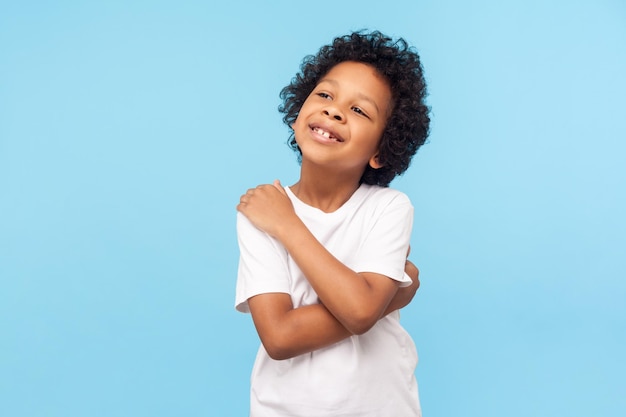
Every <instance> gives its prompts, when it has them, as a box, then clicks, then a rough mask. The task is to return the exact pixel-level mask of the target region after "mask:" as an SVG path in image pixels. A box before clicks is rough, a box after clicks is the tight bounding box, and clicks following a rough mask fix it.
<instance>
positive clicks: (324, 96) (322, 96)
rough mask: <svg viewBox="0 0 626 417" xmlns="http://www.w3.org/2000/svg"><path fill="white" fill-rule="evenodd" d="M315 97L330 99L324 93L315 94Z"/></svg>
mask: <svg viewBox="0 0 626 417" xmlns="http://www.w3.org/2000/svg"><path fill="white" fill-rule="evenodd" d="M317 95H318V96H320V97H321V98H330V95H329V94H326V93H321V92H320V93H317Z"/></svg>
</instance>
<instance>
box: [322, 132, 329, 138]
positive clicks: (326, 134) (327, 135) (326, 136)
mask: <svg viewBox="0 0 626 417" xmlns="http://www.w3.org/2000/svg"><path fill="white" fill-rule="evenodd" d="M322 135H324V137H325V138H330V133H328V132H323V133H322Z"/></svg>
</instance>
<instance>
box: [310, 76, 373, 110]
mask: <svg viewBox="0 0 626 417" xmlns="http://www.w3.org/2000/svg"><path fill="white" fill-rule="evenodd" d="M323 82H329V83H331V84H333V85H335V86H338V85H339V82H338V81H336V80H333V79H332V78H323V79H321V80H320V82H319V83H318V85H319V84H321V83H323ZM357 96H358V98H360V99H361V100H365V101H367V102H369V103H371V104H372V106H374V108H375V109H376V113H380V110H379V109H378V105H377V104H376V102H375V101H374V99H372V98H371V97H369V96H367V95H365V94H363V93H361V92H359V93H357Z"/></svg>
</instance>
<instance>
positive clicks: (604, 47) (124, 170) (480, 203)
mask: <svg viewBox="0 0 626 417" xmlns="http://www.w3.org/2000/svg"><path fill="white" fill-rule="evenodd" d="M360 28H372V29H374V28H375V29H380V30H382V31H383V32H386V33H388V34H390V35H393V36H403V37H404V38H406V39H407V40H408V41H409V42H410V43H412V44H413V45H415V46H416V47H417V48H418V50H419V51H420V54H421V56H422V59H423V63H424V67H425V70H426V76H427V79H428V83H429V91H430V96H429V101H428V102H429V104H430V105H431V106H432V119H433V123H432V134H431V136H430V140H429V143H428V144H426V145H425V146H424V147H423V148H422V149H421V150H420V151H419V153H418V155H417V156H416V158H415V159H414V162H413V164H412V167H411V168H410V169H409V171H408V172H407V174H406V175H405V176H403V177H402V178H400V179H398V180H396V181H394V183H393V184H392V186H394V187H395V188H398V189H401V190H402V191H404V192H406V193H407V194H409V196H410V197H411V199H412V201H413V203H414V205H415V208H416V221H415V228H414V233H413V239H412V246H413V253H412V259H413V260H414V261H415V263H416V264H417V265H418V266H419V267H420V269H421V281H422V288H421V289H420V291H419V293H418V295H417V296H416V298H415V300H414V302H413V303H412V305H410V306H409V307H407V308H406V310H405V311H404V313H403V322H404V324H405V327H407V328H408V330H409V331H410V332H411V334H412V335H413V337H414V339H415V342H416V344H417V346H418V350H419V354H420V364H419V366H418V369H417V376H418V380H419V382H420V392H421V398H422V405H423V409H424V415H425V416H428V417H438V416H439V417H450V416H481V417H485V416H494V417H495V416H498V417H501V416H509V417H514V416H550V417H552V416H589V415H592V416H618V415H619V416H621V415H624V413H625V412H626V411H625V410H626V383H625V382H624V378H625V377H624V375H626V364H625V363H626V361H625V359H624V353H625V351H626V349H625V348H626V303H625V300H626V283H625V278H626V237H625V236H626V222H625V220H624V213H626V192H625V184H626V164H625V157H624V155H625V153H626V144H625V140H626V127H625V123H624V121H625V120H626V117H625V113H626V111H625V105H624V97H626V77H624V75H625V74H626V4H625V3H624V2H623V1H621V0H599V1H595V2H591V1H578V0H573V1H538V0H525V1H521V0H519V1H518V0H515V1H505V2H503V1H495V0H494V1H489V0H482V1H474V2H462V1H434V0H432V1H399V2H387V3H381V2H379V1H361V2H356V3H353V2H336V3H333V4H328V3H319V2H317V3H312V2H293V1H275V2H272V3H271V4H266V3H265V2H252V1H250V2H243V1H230V2H228V3H225V4H220V5H219V6H218V5H214V4H212V3H211V2H205V1H191V0H183V1H168V0H162V1H145V2H139V1H135V2H126V1H109V2H78V1H55V2H47V1H40V2H33V1H22V2H9V1H2V2H1V7H0V415H2V416H11V417H21V416H47V417H53V416H63V417H71V416H90V417H97V416H243V415H246V414H247V409H248V381H249V374H250V369H251V366H252V363H253V360H254V355H255V352H256V349H257V346H258V339H257V336H256V333H255V332H254V329H253V326H252V324H251V320H250V317H249V316H246V315H243V314H239V313H236V312H235V311H234V309H233V303H234V285H235V279H236V268H237V259H238V250H237V244H236V236H235V226H234V221H235V205H236V204H237V202H238V199H239V196H240V194H242V193H243V192H244V191H245V190H246V189H247V188H249V187H252V186H255V185H257V184H258V183H264V182H271V181H272V180H273V179H275V178H280V179H281V180H282V182H283V183H284V184H292V183H293V182H295V181H296V180H297V177H298V165H297V163H296V159H295V157H294V155H293V154H292V152H291V151H290V150H289V149H288V148H287V146H286V145H285V142H286V139H287V135H288V132H287V129H286V128H285V127H284V126H283V125H282V123H281V118H280V115H279V114H278V112H277V110H276V108H277V106H278V104H279V99H278V92H279V91H280V89H281V88H282V87H283V86H284V85H286V84H287V83H288V82H289V80H290V79H291V77H292V76H293V75H294V74H295V73H296V72H297V70H298V68H299V64H300V61H301V59H302V58H303V57H304V56H305V55H307V54H310V53H314V52H316V51H317V49H318V48H319V47H320V46H321V45H323V44H326V43H328V42H330V41H331V40H332V38H333V37H335V36H337V35H341V34H345V33H347V32H349V31H351V30H355V29H360Z"/></svg>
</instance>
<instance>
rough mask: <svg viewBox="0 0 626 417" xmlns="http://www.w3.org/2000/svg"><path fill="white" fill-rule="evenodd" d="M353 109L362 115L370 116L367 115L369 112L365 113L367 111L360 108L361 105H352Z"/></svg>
mask: <svg viewBox="0 0 626 417" xmlns="http://www.w3.org/2000/svg"><path fill="white" fill-rule="evenodd" d="M352 111H353V112H355V113H358V114H360V115H363V116H365V117H369V116H368V115H367V113H365V112H364V111H363V109H362V108H360V107H356V106H355V107H352Z"/></svg>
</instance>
